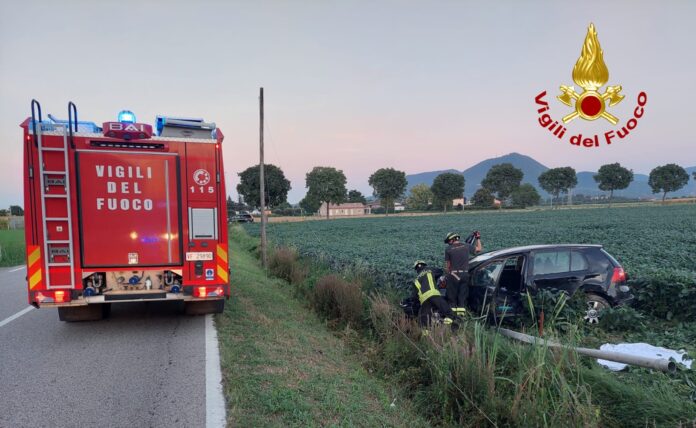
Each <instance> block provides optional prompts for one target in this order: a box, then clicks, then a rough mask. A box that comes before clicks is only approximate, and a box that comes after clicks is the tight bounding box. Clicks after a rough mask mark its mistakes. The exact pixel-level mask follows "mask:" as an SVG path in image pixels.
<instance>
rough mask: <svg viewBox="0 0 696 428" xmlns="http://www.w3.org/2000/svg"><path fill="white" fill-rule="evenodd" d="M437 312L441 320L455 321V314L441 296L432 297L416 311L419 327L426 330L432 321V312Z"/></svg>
mask: <svg viewBox="0 0 696 428" xmlns="http://www.w3.org/2000/svg"><path fill="white" fill-rule="evenodd" d="M435 311H437V312H438V313H439V314H440V316H441V317H442V318H449V319H450V320H454V319H455V314H454V312H452V309H451V308H450V305H448V304H447V301H446V300H445V299H444V298H442V296H433V297H431V298H429V299H428V300H426V301H425V302H423V304H422V305H421V307H420V310H419V311H418V323H419V324H420V326H421V327H424V328H428V327H430V323H431V320H432V316H433V312H435Z"/></svg>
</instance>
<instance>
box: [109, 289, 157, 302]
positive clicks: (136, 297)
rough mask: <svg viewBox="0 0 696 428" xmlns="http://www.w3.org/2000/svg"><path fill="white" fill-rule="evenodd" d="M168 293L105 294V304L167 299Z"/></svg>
mask: <svg viewBox="0 0 696 428" xmlns="http://www.w3.org/2000/svg"><path fill="white" fill-rule="evenodd" d="M166 298H167V292H166V291H162V292H155V293H147V294H146V293H123V294H121V293H119V294H104V301H105V302H112V301H115V300H149V299H166Z"/></svg>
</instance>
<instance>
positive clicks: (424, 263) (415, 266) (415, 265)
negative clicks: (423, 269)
mask: <svg viewBox="0 0 696 428" xmlns="http://www.w3.org/2000/svg"><path fill="white" fill-rule="evenodd" d="M420 265H423V266H428V264H427V263H426V262H424V261H423V260H416V261H415V262H414V263H413V269H415V270H418V266H420Z"/></svg>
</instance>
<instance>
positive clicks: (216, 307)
mask: <svg viewBox="0 0 696 428" xmlns="http://www.w3.org/2000/svg"><path fill="white" fill-rule="evenodd" d="M224 309H225V301H224V300H223V299H218V300H208V301H205V302H186V306H185V310H186V315H205V314H220V313H222V311H223V310H224Z"/></svg>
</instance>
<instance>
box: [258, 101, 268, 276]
mask: <svg viewBox="0 0 696 428" xmlns="http://www.w3.org/2000/svg"><path fill="white" fill-rule="evenodd" d="M259 119H260V121H259V186H260V187H261V189H260V194H261V266H263V268H264V269H266V268H267V267H268V256H267V254H266V177H265V175H264V171H263V88H261V93H260V95H259Z"/></svg>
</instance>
